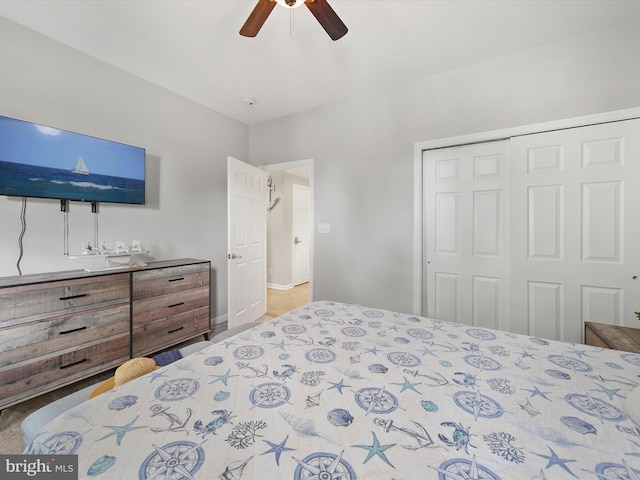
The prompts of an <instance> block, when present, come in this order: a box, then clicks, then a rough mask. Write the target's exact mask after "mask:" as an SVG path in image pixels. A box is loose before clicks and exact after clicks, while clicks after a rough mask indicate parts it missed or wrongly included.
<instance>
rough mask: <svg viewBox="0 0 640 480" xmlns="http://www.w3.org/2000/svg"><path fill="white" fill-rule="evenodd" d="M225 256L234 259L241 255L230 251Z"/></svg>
mask: <svg viewBox="0 0 640 480" xmlns="http://www.w3.org/2000/svg"><path fill="white" fill-rule="evenodd" d="M227 258H228V259H230V260H235V259H237V258H242V255H236V254H235V253H230V254H228V255H227Z"/></svg>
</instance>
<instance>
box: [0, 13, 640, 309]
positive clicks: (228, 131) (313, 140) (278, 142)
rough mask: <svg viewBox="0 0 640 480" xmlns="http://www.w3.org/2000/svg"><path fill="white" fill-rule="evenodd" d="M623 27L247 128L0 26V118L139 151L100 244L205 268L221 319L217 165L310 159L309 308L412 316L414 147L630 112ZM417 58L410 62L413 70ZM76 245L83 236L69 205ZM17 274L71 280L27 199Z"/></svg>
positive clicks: (635, 39) (634, 88) (1, 244)
mask: <svg viewBox="0 0 640 480" xmlns="http://www.w3.org/2000/svg"><path fill="white" fill-rule="evenodd" d="M637 45H640V29H637V26H636V25H631V24H629V25H628V26H626V27H624V28H620V27H617V28H615V29H609V30H606V31H600V32H594V33H592V34H589V35H585V36H583V37H577V38H574V39H570V40H567V41H562V42H558V43H554V44H549V45H543V46H540V47H538V48H535V49H531V50H527V51H523V52H520V53H519V54H517V55H511V56H508V57H503V58H497V59H494V60H492V61H489V62H484V63H481V64H477V65H473V66H470V67H468V68H464V69H460V70H456V71H453V72H450V73H447V74H445V75H440V76H436V77H431V78H426V79H422V80H419V81H415V82H411V83H407V84H403V85H398V86H396V87H394V88H390V89H387V90H382V91H379V92H376V93H375V94H370V95H362V96H361V97H359V98H354V99H352V100H350V101H349V102H344V103H339V104H334V105H329V106H326V107H323V108H319V109H316V110H314V111H311V112H307V113H305V114H300V115H295V116H292V117H288V118H283V119H280V120H277V121H272V122H265V123H263V124H259V125H255V126H252V127H250V128H249V127H247V126H245V125H242V124H240V123H238V122H235V121H233V120H230V119H229V118H227V117H224V116H222V115H219V114H217V113H216V112H212V111H211V110H208V109H206V108H203V107H200V106H198V105H196V104H194V103H192V102H190V101H187V100H185V99H183V98H182V97H179V96H177V95H174V94H172V93H169V92H167V91H166V90H163V89H161V88H159V87H157V86H154V85H152V84H149V83H148V82H145V81H142V80H140V79H138V78H136V77H134V76H132V75H129V74H126V73H124V72H122V71H120V70H118V69H116V68H113V67H111V66H108V65H106V64H104V63H101V62H98V61H96V60H94V59H92V58H91V57H88V56H86V55H83V54H81V53H79V52H77V51H74V50H72V49H69V48H67V47H65V46H63V45H61V44H59V43H57V42H54V41H52V40H49V39H46V38H44V37H42V36H40V35H38V34H35V33H33V32H31V31H29V30H27V29H24V28H22V27H19V26H17V25H15V24H13V23H11V22H9V21H7V20H4V19H0V65H2V75H0V114H3V115H7V116H12V117H17V118H23V119H26V120H32V121H37V122H40V123H44V124H49V125H51V126H55V127H59V128H63V129H68V130H74V131H78V132H81V133H86V134H90V135H96V136H100V137H103V138H108V139H111V140H116V141H120V142H124V143H132V144H135V145H139V146H143V147H145V148H146V149H147V154H148V157H147V168H148V172H149V177H150V182H149V183H150V186H149V188H150V192H149V197H150V201H149V205H147V206H144V207H128V206H115V205H103V206H102V208H101V213H100V231H101V238H102V239H104V240H107V241H113V240H116V239H120V238H124V239H127V240H128V239H132V238H138V239H140V240H141V241H142V242H143V244H144V246H145V247H147V248H149V249H150V250H151V251H152V257H154V258H157V259H167V258H178V257H185V256H193V257H201V258H207V259H210V260H212V263H213V268H214V277H213V278H214V292H215V293H214V317H215V316H222V315H225V314H226V312H227V282H226V279H227V267H226V256H225V255H226V157H227V155H231V156H234V157H236V158H240V159H250V161H251V163H253V164H254V165H267V164H274V163H282V162H289V161H297V160H299V159H301V158H313V159H314V172H313V175H314V199H313V202H314V216H315V223H316V225H317V224H318V223H329V224H331V233H330V234H322V235H318V234H316V235H315V239H314V255H315V258H314V263H313V265H314V272H313V275H314V278H313V286H314V292H313V296H314V298H315V299H331V300H336V301H347V302H354V303H361V304H366V305H370V306H377V307H380V308H389V309H393V310H399V311H410V310H411V309H412V306H413V298H412V293H413V292H412V288H413V285H412V281H413V278H412V274H413V256H412V255H413V180H414V179H413V175H414V172H413V162H414V144H415V143H416V142H422V141H426V140H431V139H436V138H442V137H449V136H455V135H462V134H468V133H473V132H480V131H487V130H494V129H500V128H507V127H511V126H517V125H526V124H531V123H538V122H544V121H549V120H555V119H561V118H568V117H574V116H580V115H587V114H592V113H599V112H605V111H612V110H618V109H624V108H630V107H636V106H640V88H638V85H640V62H638V61H637V52H636V50H637V48H636V47H637ZM416 61H420V59H416ZM20 206H21V203H20V200H17V199H8V198H6V197H1V198H0V222H1V225H2V226H1V227H0V276H8V275H14V274H16V273H17V271H16V268H15V262H16V260H17V257H18V246H17V245H18V244H17V239H18V235H19V233H20V220H19V214H20ZM70 223H71V241H72V244H71V246H72V249H74V250H75V249H76V248H77V249H78V250H79V248H80V243H81V242H82V241H83V240H86V239H92V237H93V219H92V216H91V214H90V213H89V207H88V205H85V204H80V203H76V202H74V203H73V204H72V211H71V213H70ZM27 224H28V228H27V233H26V236H25V257H24V259H23V262H22V267H23V272H25V273H31V272H45V271H52V270H69V269H73V268H83V266H84V265H80V264H79V263H78V262H82V261H71V260H69V259H67V258H65V257H64V256H63V255H62V253H63V242H62V239H63V234H62V231H63V218H62V214H61V213H60V212H59V202H56V201H53V200H29V201H28V206H27Z"/></svg>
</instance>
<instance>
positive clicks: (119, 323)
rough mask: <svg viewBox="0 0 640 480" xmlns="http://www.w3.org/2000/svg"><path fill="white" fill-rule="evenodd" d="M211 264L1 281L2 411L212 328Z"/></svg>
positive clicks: (165, 265)
mask: <svg viewBox="0 0 640 480" xmlns="http://www.w3.org/2000/svg"><path fill="white" fill-rule="evenodd" d="M210 272H211V264H210V262H208V261H204V260H195V259H181V260H169V261H160V262H151V263H149V264H148V265H147V266H145V267H139V268H130V269H123V270H104V271H98V272H85V271H84V270H73V271H67V272H56V273H47V274H36V275H23V276H17V277H5V278H0V409H2V408H5V407H7V406H9V405H13V404H15V403H18V402H21V401H23V400H26V399H28V398H32V397H34V396H37V395H40V394H42V393H45V392H48V391H51V390H54V389H56V388H59V387H61V386H64V385H67V384H70V383H73V382H75V381H78V380H80V379H82V378H86V377H90V376H92V375H95V374H96V373H99V372H102V371H105V370H109V369H110V368H113V367H116V366H118V365H120V364H122V363H123V362H124V361H126V360H128V359H129V358H132V357H136V356H142V355H146V354H149V353H153V352H157V351H159V350H162V349H164V348H167V347H171V346H173V345H176V344H178V343H180V342H182V341H184V340H187V339H189V338H193V337H195V336H197V335H201V334H205V335H207V334H208V333H209V330H210V328H211V327H210V284H211V282H210Z"/></svg>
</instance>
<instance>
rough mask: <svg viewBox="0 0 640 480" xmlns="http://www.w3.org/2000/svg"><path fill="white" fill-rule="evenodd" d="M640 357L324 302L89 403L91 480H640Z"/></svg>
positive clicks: (55, 438) (71, 442) (86, 454)
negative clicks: (631, 399) (635, 402)
mask: <svg viewBox="0 0 640 480" xmlns="http://www.w3.org/2000/svg"><path fill="white" fill-rule="evenodd" d="M639 382H640V355H635V354H632V353H625V352H618V351H612V350H606V349H600V348H595V347H590V346H586V345H577V344H569V343H562V342H557V341H551V340H544V339H539V338H534V337H528V336H523V335H516V334H512V333H506V332H499V331H495V330H490V329H485V328H479V327H475V326H474V327H472V326H468V325H460V324H454V323H448V322H443V321H438V320H432V319H427V318H423V317H417V316H412V315H405V314H400V313H394V312H389V311H384V310H378V309H374V308H370V307H361V306H357V305H347V304H342V303H334V302H315V303H312V304H310V305H307V306H305V307H302V308H300V309H297V310H295V311H293V312H290V313H288V314H286V315H284V316H282V317H280V318H277V319H275V320H272V321H269V322H267V323H264V324H260V325H257V326H255V327H254V328H252V329H250V330H247V331H245V332H243V333H241V334H240V335H237V336H236V337H232V338H229V339H227V340H226V341H223V342H221V343H218V344H215V345H212V346H211V347H208V348H206V349H205V350H202V351H200V352H198V353H196V354H194V355H191V356H189V357H186V358H184V359H182V360H179V361H178V362H175V363H173V364H170V365H168V366H167V367H164V368H162V369H160V370H157V371H155V372H153V373H151V374H149V375H146V376H144V377H141V378H139V379H136V380H134V381H131V382H129V383H127V384H125V385H122V386H121V387H119V388H117V389H116V390H112V391H110V392H107V393H105V394H102V395H100V396H98V397H96V398H94V399H92V400H90V401H88V402H85V403H83V404H81V405H79V406H78V407H76V408H75V409H73V410H71V411H69V412H67V413H66V414H64V415H62V416H60V417H58V418H57V419H55V420H54V421H53V422H51V423H50V424H48V425H46V426H45V427H44V428H43V429H42V431H40V432H39V434H38V435H37V437H36V438H35V440H34V441H33V443H32V444H31V445H29V446H28V448H27V450H26V453H34V454H49V453H50V454H77V455H78V458H79V478H99V479H100V480H104V479H109V478H113V479H120V478H123V479H136V478H137V479H140V480H144V479H157V480H179V479H221V480H241V479H244V480H252V479H260V480H270V479H274V480H276V479H277V480H280V479H290V480H320V479H322V480H355V479H362V480H372V479H380V480H391V479H397V480H409V479H420V480H422V479H438V480H458V479H467V480H481V479H490V480H511V479H526V480H533V479H540V480H542V479H554V480H562V479H576V478H578V479H594V480H598V479H600V480H604V479H607V480H616V479H619V480H623V479H624V480H640V427H639V426H637V425H636V424H634V423H633V422H632V421H631V420H630V419H629V418H628V417H627V414H626V413H625V406H624V402H625V399H626V397H627V396H628V395H629V393H630V392H631V391H632V390H633V389H634V388H635V387H636V386H638V383H639Z"/></svg>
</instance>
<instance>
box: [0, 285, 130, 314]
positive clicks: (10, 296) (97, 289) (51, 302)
mask: <svg viewBox="0 0 640 480" xmlns="http://www.w3.org/2000/svg"><path fill="white" fill-rule="evenodd" d="M127 301H129V274H128V273H120V274H114V275H103V276H97V277H84V278H78V279H73V280H61V281H56V282H46V283H42V284H36V285H24V286H19V287H11V288H3V289H0V323H1V324H2V325H1V326H8V325H11V324H15V323H16V321H21V320H22V319H28V320H37V319H38V318H45V317H51V315H52V314H64V313H65V312H75V311H80V310H83V309H87V308H95V307H97V306H100V305H102V304H107V305H108V304H112V303H120V302H127Z"/></svg>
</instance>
